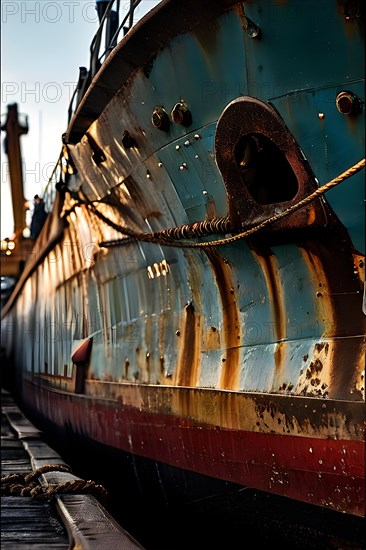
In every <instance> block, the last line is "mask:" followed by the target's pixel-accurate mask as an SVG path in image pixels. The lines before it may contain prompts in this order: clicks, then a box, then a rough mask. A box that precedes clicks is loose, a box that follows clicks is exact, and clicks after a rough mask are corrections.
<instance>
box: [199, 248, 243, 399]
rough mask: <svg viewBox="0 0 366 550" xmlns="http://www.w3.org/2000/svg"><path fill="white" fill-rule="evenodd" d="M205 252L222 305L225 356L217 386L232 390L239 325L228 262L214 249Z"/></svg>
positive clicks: (236, 383)
mask: <svg viewBox="0 0 366 550" xmlns="http://www.w3.org/2000/svg"><path fill="white" fill-rule="evenodd" d="M206 254H207V256H208V258H209V260H210V262H211V265H212V269H213V271H214V274H215V278H216V283H217V286H218V289H219V292H220V298H221V305H222V319H223V331H222V332H223V334H222V340H223V342H224V345H225V348H226V356H225V357H224V358H223V361H222V367H221V373H220V381H219V387H220V388H222V389H230V390H233V389H236V388H237V385H238V380H239V346H240V343H241V326H240V321H239V311H238V304H237V301H236V299H235V294H234V292H235V291H234V285H233V282H232V277H231V272H230V267H229V264H226V263H225V262H224V260H223V259H222V258H221V257H220V256H219V255H218V254H217V253H216V252H215V251H214V250H206Z"/></svg>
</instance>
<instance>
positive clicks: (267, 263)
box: [257, 251, 286, 374]
mask: <svg viewBox="0 0 366 550" xmlns="http://www.w3.org/2000/svg"><path fill="white" fill-rule="evenodd" d="M257 254H258V256H257V258H258V261H259V263H260V265H261V267H262V269H263V274H264V276H265V279H266V285H267V290H268V296H269V300H270V304H271V311H272V319H273V324H274V338H275V341H276V342H277V345H276V349H275V352H274V359H275V365H276V373H277V374H278V373H279V372H280V371H281V369H282V364H283V360H284V357H283V351H284V349H283V340H284V339H285V338H286V313H285V305H284V299H283V291H282V284H281V281H280V278H279V276H278V266H277V264H276V257H275V255H274V254H272V253H271V252H269V253H267V254H265V253H263V252H261V253H259V252H258V251H257Z"/></svg>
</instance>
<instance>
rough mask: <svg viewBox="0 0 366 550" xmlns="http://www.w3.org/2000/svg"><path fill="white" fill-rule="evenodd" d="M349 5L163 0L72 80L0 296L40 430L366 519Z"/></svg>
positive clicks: (357, 114)
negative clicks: (41, 190)
mask: <svg viewBox="0 0 366 550" xmlns="http://www.w3.org/2000/svg"><path fill="white" fill-rule="evenodd" d="M352 6H353V7H352V9H351V12H349V3H348V2H338V3H337V2H333V1H329V2H328V1H326V2H321V3H319V2H306V3H304V2H301V1H294V2H293V3H292V4H291V7H290V8H291V9H290V8H289V7H288V6H287V3H283V2H275V1H273V2H261V1H259V0H258V1H254V0H253V1H251V2H244V3H242V2H236V1H234V0H221V1H220V0H215V1H212V2H207V1H205V0H200V1H195V2H188V1H183V0H175V1H174V2H173V1H171V0H165V1H164V2H162V3H161V5H160V6H158V8H157V9H156V10H153V11H152V12H151V13H150V14H149V15H148V16H147V17H146V18H145V19H144V20H142V21H141V22H140V23H139V24H137V25H136V27H135V28H133V29H132V30H131V31H130V32H129V33H128V34H127V35H126V36H125V37H124V38H123V39H122V41H121V42H120V43H119V45H118V46H117V47H116V48H115V49H114V50H113V52H112V53H111V54H110V56H109V58H107V60H106V61H105V63H104V64H103V65H102V67H101V68H100V70H99V72H98V73H97V74H96V75H92V76H94V78H93V80H92V81H91V84H90V86H89V87H88V88H87V90H86V91H85V93H84V95H83V96H82V97H81V99H80V101H79V103H78V106H77V108H76V110H75V112H74V114H73V116H72V118H71V120H70V124H69V127H68V129H67V132H66V133H65V135H64V137H63V141H64V146H63V149H62V154H61V159H60V163H59V165H57V170H56V171H55V176H54V179H53V180H52V181H51V184H50V185H51V190H49V198H50V200H51V199H52V201H51V202H52V204H53V206H52V211H51V213H50V215H49V217H48V220H47V221H46V224H45V226H44V228H43V230H42V232H41V234H40V236H39V238H38V239H37V241H36V243H35V247H34V249H33V251H32V254H31V255H30V258H29V261H28V262H27V265H26V266H25V269H24V271H23V273H22V275H21V277H20V279H19V282H18V285H17V287H16V289H15V291H14V293H13V294H12V296H11V297H10V299H9V301H8V302H7V304H6V306H5V308H4V310H3V330H2V341H3V344H2V345H3V346H4V350H5V351H6V355H7V356H8V358H9V360H11V361H12V363H13V365H14V368H13V373H12V378H13V380H14V387H15V388H16V391H17V393H18V395H19V398H20V399H21V400H22V402H23V403H24V404H25V406H26V407H27V409H28V410H29V411H30V412H31V413H32V412H33V413H34V415H35V416H36V417H37V418H38V419H39V421H40V424H41V425H45V426H48V427H49V426H51V431H52V430H53V429H55V430H57V431H59V432H60V433H62V434H63V435H66V436H71V435H72V436H73V437H76V438H80V439H81V440H83V441H85V440H88V441H90V442H92V441H94V442H97V443H100V444H102V445H105V446H107V447H109V448H110V449H113V448H114V449H118V450H121V451H124V452H127V453H130V454H131V455H133V456H137V457H142V458H146V459H148V460H153V461H158V462H160V463H161V464H166V465H167V466H174V467H176V468H178V469H180V470H183V471H184V470H186V471H188V472H192V473H197V474H199V475H202V476H207V477H208V478H210V479H212V480H218V479H220V480H222V481H223V482H228V483H234V484H238V485H240V486H243V487H251V488H254V489H258V490H261V491H265V492H269V493H272V494H275V495H280V496H285V497H287V498H289V499H294V500H299V501H301V502H304V503H309V504H314V505H317V506H321V507H323V508H329V509H331V510H335V511H337V512H342V513H346V514H350V515H355V516H363V515H364V514H365V491H364V474H365V471H364V465H365V454H364V444H365V408H364V404H365V384H364V357H365V338H364V334H365V327H366V325H365V306H364V305H363V293H364V266H365V257H364V249H365V243H364V203H363V200H364V185H363V174H362V169H363V168H364V159H362V157H363V155H364V150H363V147H364V145H363V144H364V137H363V136H364V134H363V130H364V111H363V107H362V105H363V104H364V88H363V63H362V59H361V57H362V55H361V53H362V52H363V49H362V44H363V27H362V25H363V19H362V17H361V15H362V5H361V3H360V4H359V5H358V3H357V2H356V3H352ZM358 9H359V10H360V13H359V11H358ZM314 10H316V12H317V14H318V17H317V21H316V25H315V23H314ZM168 22H170V23H171V24H170V25H169V27H167V24H168ZM314 25H315V28H314ZM309 29H312V31H313V32H312V35H311V36H312V38H313V39H312V40H311V41H310V42H309ZM305 45H306V47H305ZM308 47H310V48H311V51H312V54H313V55H311V56H309V53H308V51H307V48H308ZM233 52H235V55H234V54H233ZM314 56H319V63H317V64H315V63H313V62H312V61H311V60H312V59H313V58H314ZM46 199H47V197H46ZM46 203H47V200H46Z"/></svg>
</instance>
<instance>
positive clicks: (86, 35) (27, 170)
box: [0, 0, 159, 239]
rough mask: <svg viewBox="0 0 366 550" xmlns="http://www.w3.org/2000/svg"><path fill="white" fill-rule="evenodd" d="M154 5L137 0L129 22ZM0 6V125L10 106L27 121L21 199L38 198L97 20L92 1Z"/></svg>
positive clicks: (6, 232) (4, 195)
mask: <svg viewBox="0 0 366 550" xmlns="http://www.w3.org/2000/svg"><path fill="white" fill-rule="evenodd" d="M158 3H159V2H158V1H155V0H143V1H142V2H141V4H140V5H139V6H138V7H137V8H136V12H135V18H134V22H136V21H137V20H139V19H140V18H141V17H142V16H143V15H144V14H145V13H146V12H147V11H149V10H150V9H152V8H153V7H154V6H155V5H156V4H158ZM0 6H1V123H2V124H3V123H4V122H5V118H6V112H7V106H8V105H9V104H12V103H17V104H18V111H19V113H22V114H25V115H27V116H28V123H29V132H28V134H26V135H23V136H21V138H20V144H21V153H22V159H23V177H24V196H25V198H26V200H30V201H31V200H32V199H33V197H34V195H35V194H39V195H42V194H43V190H44V188H45V186H46V184H47V181H48V178H49V177H50V175H51V172H52V169H53V167H54V166H55V164H56V162H57V159H58V157H59V154H60V151H61V147H62V142H61V136H62V134H63V133H64V132H65V130H66V127H67V110H68V107H69V103H70V100H71V96H72V93H73V91H74V88H75V85H76V82H77V80H78V76H79V67H87V68H88V67H89V48H90V43H91V41H92V39H93V36H94V34H95V33H96V31H97V29H98V18H97V13H96V10H95V2H94V1H93V0H92V1H89V0H80V1H71V0H70V1H69V0H65V1H63V0H57V1H48V0H40V1H32V0H25V1H18V0H11V1H5V0H2V1H1V3H0ZM128 7H129V1H128V0H120V9H121V10H122V13H127V10H128ZM4 137H5V133H4V132H1V239H3V238H5V237H10V236H11V235H12V233H13V216H12V204H11V195H10V188H9V181H8V180H9V178H8V162H7V156H6V154H5V153H4V149H3V140H4Z"/></svg>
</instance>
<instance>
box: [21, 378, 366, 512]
mask: <svg viewBox="0 0 366 550" xmlns="http://www.w3.org/2000/svg"><path fill="white" fill-rule="evenodd" d="M96 385H97V386H98V385H99V384H96ZM103 386H105V387H99V388H98V390H97V392H96V393H99V394H101V395H103V398H98V397H93V398H92V397H90V396H87V395H79V396H75V395H70V394H69V393H68V392H60V391H55V390H54V389H49V388H46V387H40V386H39V385H35V384H34V383H32V382H31V381H29V382H27V384H26V387H25V393H24V400H25V401H24V402H25V405H26V406H27V407H28V408H29V410H30V411H33V414H35V411H38V412H37V416H38V421H41V423H50V424H51V426H52V428H51V429H50V432H51V433H52V432H53V431H54V430H56V431H57V432H58V433H62V434H63V436H64V437H65V436H66V437H67V436H68V435H69V436H71V435H72V436H73V437H76V439H78V438H79V439H80V440H84V442H85V441H87V440H89V442H91V441H93V442H97V443H99V444H102V445H105V446H107V447H111V448H113V449H119V450H121V451H125V452H127V453H129V454H131V455H137V456H140V457H146V458H150V459H152V460H154V461H158V462H162V463H165V464H169V465H171V466H174V467H176V468H180V469H182V470H188V471H191V472H196V473H198V474H202V475H204V476H209V477H214V478H217V479H221V480H226V481H228V482H231V483H235V484H238V485H243V486H247V487H250V488H256V489H258V490H261V491H265V492H269V493H274V494H277V495H280V496H285V497H288V498H292V499H295V500H299V501H301V502H305V503H308V504H315V505H320V506H322V507H324V508H330V509H332V510H336V511H340V512H343V511H344V510H345V509H347V512H348V513H350V514H352V515H356V516H364V514H365V510H364V501H365V487H364V469H363V467H362V464H364V452H365V449H364V442H363V441H362V439H361V437H362V434H359V437H360V439H358V440H357V439H355V432H357V426H359V425H360V424H361V423H362V419H363V415H364V406H363V404H362V403H354V402H342V401H332V400H327V401H319V400H318V399H307V398H298V397H293V396H287V397H286V398H284V397H281V398H276V397H275V396H270V397H268V396H265V395H263V394H262V395H255V394H254V395H253V394H243V393H232V392H215V391H214V390H199V389H189V388H185V389H182V388H171V387H166V388H162V387H149V386H145V387H144V386H129V387H126V386H125V387H124V386H123V385H118V384H113V385H112V387H107V386H108V384H107V385H106V384H103ZM123 401H126V403H125V404H123ZM190 401H194V403H195V409H196V410H197V411H199V410H200V411H201V416H202V418H201V419H199V418H197V419H195V418H194V417H193V415H192V416H191V417H188V416H187V414H186V412H185V411H186V409H187V404H188V403H189V402H190ZM142 403H144V405H142ZM178 403H179V405H178V406H177V404H178ZM148 404H149V405H148ZM174 408H175V409H178V410H175V411H174ZM289 410H290V411H291V416H289V414H288V411H289ZM162 411H170V412H166V413H164V412H162ZM179 411H180V412H179ZM309 411H311V414H310V415H309ZM218 414H219V415H220V416H221V417H222V418H224V419H225V422H224V424H225V425H223V426H220V425H219V421H218ZM215 417H216V418H215ZM246 418H249V419H250V421H245V419H246ZM346 418H347V419H350V418H352V421H351V422H347V425H345V424H346V423H345V419H346ZM279 424H282V426H283V429H282V432H283V433H282V434H278V433H275V432H276V431H277V430H278V425H279ZM325 432H326V433H327V434H328V437H327V438H326V439H324V437H322V434H324V433H325ZM140 475H141V476H142V478H143V474H142V473H141V472H140Z"/></svg>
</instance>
